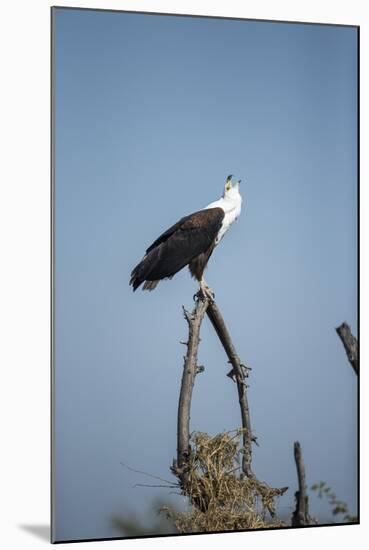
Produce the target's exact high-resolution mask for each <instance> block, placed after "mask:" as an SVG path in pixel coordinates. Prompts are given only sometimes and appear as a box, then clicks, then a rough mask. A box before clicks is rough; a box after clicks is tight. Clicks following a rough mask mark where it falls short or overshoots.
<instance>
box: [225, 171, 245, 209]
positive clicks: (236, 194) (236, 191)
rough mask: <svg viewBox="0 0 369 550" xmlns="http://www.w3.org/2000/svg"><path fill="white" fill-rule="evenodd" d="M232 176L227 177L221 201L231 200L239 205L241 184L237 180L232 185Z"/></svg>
mask: <svg viewBox="0 0 369 550" xmlns="http://www.w3.org/2000/svg"><path fill="white" fill-rule="evenodd" d="M232 177H233V176H232V175H230V176H228V178H227V180H226V182H225V186H224V191H223V199H228V200H231V201H233V202H235V203H238V202H239V203H241V202H242V198H241V194H240V183H241V180H238V181H236V183H233V182H232Z"/></svg>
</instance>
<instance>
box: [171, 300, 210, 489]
mask: <svg viewBox="0 0 369 550" xmlns="http://www.w3.org/2000/svg"><path fill="white" fill-rule="evenodd" d="M207 307H208V301H207V300H205V301H202V300H197V302H196V305H195V307H194V309H193V311H192V312H191V313H190V312H188V311H187V310H186V309H185V308H183V313H184V316H185V319H186V321H187V324H188V341H187V342H186V345H187V353H186V355H185V357H184V365H183V374H182V382H181V390H180V394H179V403H178V415H177V460H176V461H174V462H173V466H172V471H173V473H174V474H175V475H176V476H177V477H178V478H179V480H180V482H181V484H182V486H184V485H185V484H186V466H187V463H188V458H189V455H190V416H191V401H192V390H193V386H194V382H195V377H196V374H197V373H198V372H200V371H201V368H200V367H198V365H197V352H198V347H199V342H200V327H201V323H202V320H203V318H204V315H205V312H206V309H207Z"/></svg>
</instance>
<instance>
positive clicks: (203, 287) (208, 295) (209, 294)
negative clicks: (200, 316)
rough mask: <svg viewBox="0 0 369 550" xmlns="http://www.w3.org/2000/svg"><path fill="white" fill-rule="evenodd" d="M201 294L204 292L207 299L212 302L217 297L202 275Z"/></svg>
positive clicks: (203, 294)
mask: <svg viewBox="0 0 369 550" xmlns="http://www.w3.org/2000/svg"><path fill="white" fill-rule="evenodd" d="M200 294H202V296H203V297H204V298H205V299H207V300H210V301H211V302H212V301H213V300H214V297H215V294H214V292H213V291H212V290H211V288H210V286H209V285H208V284H207V282H206V281H205V279H204V277H201V279H200Z"/></svg>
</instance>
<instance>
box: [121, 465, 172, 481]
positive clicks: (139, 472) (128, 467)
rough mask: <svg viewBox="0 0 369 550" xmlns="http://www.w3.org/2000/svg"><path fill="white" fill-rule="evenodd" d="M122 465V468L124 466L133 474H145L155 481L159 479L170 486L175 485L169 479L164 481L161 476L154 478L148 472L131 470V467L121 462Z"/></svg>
mask: <svg viewBox="0 0 369 550" xmlns="http://www.w3.org/2000/svg"><path fill="white" fill-rule="evenodd" d="M120 464H121V465H122V466H124V467H125V468H127V470H130V471H131V472H135V473H136V474H143V475H145V476H148V477H152V478H153V479H159V480H160V481H164V482H165V483H168V484H169V485H173V482H172V481H169V480H168V479H164V478H162V477H159V476H154V475H153V474H149V473H148V472H144V471H142V470H136V469H135V468H131V466H128V465H127V464H125V463H124V462H120Z"/></svg>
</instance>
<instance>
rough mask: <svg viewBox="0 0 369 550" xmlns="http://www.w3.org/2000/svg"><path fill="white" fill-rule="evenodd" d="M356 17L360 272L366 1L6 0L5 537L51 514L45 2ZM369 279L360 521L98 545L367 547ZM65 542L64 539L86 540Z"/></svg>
mask: <svg viewBox="0 0 369 550" xmlns="http://www.w3.org/2000/svg"><path fill="white" fill-rule="evenodd" d="M52 5H58V6H73V7H89V8H104V9H123V10H135V11H149V12H159V13H178V14H193V15H212V16H226V17H241V18H242V17H243V18H254V19H268V20H288V21H306V22H317V23H337V24H351V25H360V38H361V40H360V41H361V52H360V55H361V64H360V65H361V66H360V80H361V86H360V97H361V117H360V118H361V121H360V125H361V152H362V154H361V182H362V183H361V192H360V206H361V251H360V252H361V255H360V264H361V281H368V280H369V268H368V252H369V246H368V244H367V238H366V239H365V236H367V235H369V213H368V202H369V201H368V198H369V184H368V182H369V174H368V151H369V143H368V120H369V116H368V98H369V84H368V71H369V59H368V52H369V38H368V37H369V17H368V15H367V2H364V1H363V0H350V2H342V1H340V0H320V1H317V0H299V1H298V2H296V0H278V1H276V0H253V1H248V0H227V1H225V0H216V1H214V0H213V1H210V0H196V1H194V0H180V1H179V0H172V1H169V0H166V1H164V0H135V1H132V0H131V1H128V0H127V1H123V0H105V1H101V0H100V1H98V0H89V1H86V0H79V1H78V0H76V1H74V2H72V1H63V0H60V1H59V2H55V4H53V3H51V2H49V1H46V0H33V1H30V0H16V1H13V2H4V3H3V5H2V9H1V28H0V51H1V56H2V62H1V87H0V90H1V92H0V93H1V101H0V106H1V107H0V108H1V130H2V131H1V153H2V155H1V163H0V170H1V174H0V182H1V183H0V186H1V195H0V235H1V271H0V273H1V284H0V311H1V313H0V335H1V345H0V365H1V373H2V380H1V389H2V397H1V399H0V403H1V411H0V417H1V421H2V432H1V441H2V452H1V459H2V465H1V474H2V476H1V478H2V483H1V489H2V490H1V499H0V502H1V504H0V507H1V510H0V516H1V518H2V522H1V523H2V529H1V542H2V545H3V547H4V548H7V550H12V549H13V548H27V550H28V549H30V550H32V549H33V548H45V544H47V543H46V541H45V539H44V538H40V537H38V536H36V535H34V534H31V533H30V532H29V531H27V530H25V529H24V528H22V527H21V526H22V525H33V526H35V527H36V529H35V530H36V531H37V526H41V527H43V528H42V529H40V532H41V534H42V533H44V535H45V526H47V525H48V524H49V518H50V507H49V500H50V497H49V471H50V445H49V435H50V407H49V404H50V276H49V273H50V271H49V270H50V6H52ZM368 293H369V289H368V285H367V284H363V285H362V288H361V324H360V337H361V438H360V446H361V465H362V468H361V514H360V515H361V522H362V523H361V525H360V526H347V527H337V528H335V527H318V528H311V529H310V528H309V529H301V530H290V529H288V530H281V531H271V532H266V531H264V532H255V533H252V532H249V533H230V534H220V535H200V536H198V537H196V536H191V537H190V538H188V537H186V536H183V537H169V538H155V539H138V540H132V541H130V540H125V541H109V542H93V543H90V544H93V547H94V548H96V550H97V549H100V548H114V547H118V545H119V547H120V548H123V547H124V548H126V549H137V548H147V549H150V550H156V549H159V548H164V549H165V548H168V549H169V548H173V547H175V548H186V549H187V547H188V545H189V544H190V545H191V547H192V548H194V549H197V548H199V549H200V548H201V549H203V548H210V547H211V546H212V545H219V546H220V545H229V546H232V548H233V549H234V550H237V549H238V548H240V549H241V548H245V546H246V545H248V546H249V547H251V548H252V549H253V550H258V549H262V548H265V547H268V546H269V547H273V548H283V550H290V549H291V550H292V549H293V550H295V549H296V548H299V549H302V550H304V549H310V548H311V547H312V546H315V547H317V548H321V547H334V548H335V549H336V550H340V549H344V550H346V549H347V548H354V547H355V548H363V547H364V544H363V541H364V538H366V536H368V535H369V529H368V525H369V505H368V487H369V476H368V468H367V464H369V452H368V446H369V445H368V433H369V429H368V428H369V426H368V420H367V419H368V418H369V406H368V402H369V397H368V395H367V388H369V375H368V372H369V354H368V342H369V330H368ZM81 544H82V545H83V544H88V543H71V544H69V545H68V548H74V547H77V545H78V548H80V549H81V548H83V546H81Z"/></svg>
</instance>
